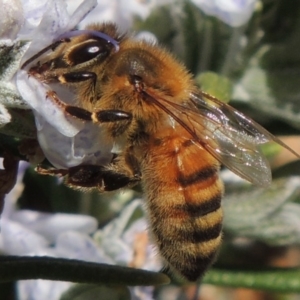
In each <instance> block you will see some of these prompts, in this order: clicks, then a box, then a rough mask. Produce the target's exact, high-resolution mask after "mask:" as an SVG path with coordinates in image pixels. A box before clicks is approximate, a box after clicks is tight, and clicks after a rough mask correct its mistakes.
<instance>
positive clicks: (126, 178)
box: [36, 152, 141, 192]
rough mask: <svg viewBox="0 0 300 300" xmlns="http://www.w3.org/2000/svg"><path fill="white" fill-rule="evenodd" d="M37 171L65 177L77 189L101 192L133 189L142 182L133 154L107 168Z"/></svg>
mask: <svg viewBox="0 0 300 300" xmlns="http://www.w3.org/2000/svg"><path fill="white" fill-rule="evenodd" d="M36 171H37V172H38V173H40V174H43V175H56V176H59V177H65V180H64V181H65V183H66V184H67V185H68V186H70V187H72V188H75V189H83V190H88V189H95V188H96V189H97V190H98V191H99V192H107V191H114V190H117V189H120V188H124V187H133V186H135V185H137V184H138V183H139V182H140V181H141V174H140V170H139V164H138V161H137V159H136V158H135V156H134V155H133V154H132V153H131V152H125V155H120V156H116V157H115V158H114V159H113V161H112V162H111V163H109V164H108V165H106V166H95V165H80V166H76V167H71V168H69V169H54V168H51V169H43V168H42V167H40V166H38V167H37V168H36Z"/></svg>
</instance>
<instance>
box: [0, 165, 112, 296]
mask: <svg viewBox="0 0 300 300" xmlns="http://www.w3.org/2000/svg"><path fill="white" fill-rule="evenodd" d="M27 167H28V164H27V163H20V168H19V170H20V171H19V173H18V179H17V183H16V185H15V187H14V188H13V189H12V190H11V192H10V193H9V194H8V195H7V196H6V198H5V205H4V210H3V213H2V215H1V220H0V222H1V235H0V251H1V252H3V253H6V254H8V255H21V256H26V255H27V256H28V255H29V256H44V255H47V256H54V257H65V258H74V259H81V260H86V261H93V262H98V263H103V262H105V263H113V261H112V260H111V259H110V258H109V257H108V256H107V255H106V254H105V253H104V252H103V251H102V250H101V248H100V247H99V246H98V245H97V243H95V242H94V241H93V239H92V238H91V237H90V236H89V235H90V234H91V233H93V232H95V231H96V229H97V226H98V224H97V220H96V219H95V218H93V217H90V216H84V215H72V214H63V213H57V214H49V213H41V212H36V211H35V212H34V211H29V210H17V207H16V201H17V199H18V198H19V196H20V195H21V193H22V191H23V184H22V178H23V174H24V171H25V169H26V168H27ZM41 201H42V199H41ZM71 285H72V283H67V282H54V281H49V280H26V281H19V283H18V293H19V299H20V300H23V299H24V300H26V299H32V300H34V299H36V300H44V299H45V300H54V299H59V298H60V296H61V294H62V293H63V292H64V291H65V290H67V289H68V288H69V287H70V286H71Z"/></svg>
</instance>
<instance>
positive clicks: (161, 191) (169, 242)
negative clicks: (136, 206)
mask: <svg viewBox="0 0 300 300" xmlns="http://www.w3.org/2000/svg"><path fill="white" fill-rule="evenodd" d="M147 153H148V154H147V156H146V158H145V160H144V163H143V165H142V174H143V181H144V189H145V193H146V196H147V206H148V213H149V217H150V224H151V229H152V234H153V237H154V239H155V241H156V243H157V245H158V248H159V252H160V254H161V255H162V257H163V258H164V259H165V260H166V262H167V263H168V265H169V266H170V267H171V269H175V270H176V271H177V272H179V273H180V274H181V275H183V276H184V277H185V278H187V279H188V280H190V281H195V280H197V279H198V278H199V277H201V276H202V275H203V273H204V272H205V270H206V269H207V268H208V267H209V266H210V264H211V263H212V262H213V260H214V258H215V256H216V253H217V251H218V248H219V245H220V243H221V238H222V237H221V230H222V210H221V207H220V205H221V199H222V195H223V185H222V182H221V181H220V179H219V177H218V171H219V163H218V162H217V161H216V160H215V159H214V158H213V157H212V156H211V155H210V154H209V153H208V152H207V151H205V150H203V149H201V148H199V147H198V146H197V145H195V144H193V143H192V142H191V141H190V140H188V139H186V138H184V137H182V136H175V137H174V136H173V137H172V136H171V137H164V138H161V139H156V140H155V141H153V143H152V144H151V145H150V148H148V151H147Z"/></svg>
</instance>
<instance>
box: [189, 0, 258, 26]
mask: <svg viewBox="0 0 300 300" xmlns="http://www.w3.org/2000/svg"><path fill="white" fill-rule="evenodd" d="M192 2H194V4H195V5H197V6H198V7H199V8H200V9H201V10H203V11H204V12H205V13H206V14H208V15H211V16H215V17H217V18H219V19H220V20H222V21H223V22H225V23H226V24H228V25H230V26H232V27H239V26H242V25H244V24H246V23H247V22H248V21H249V19H250V18H251V16H252V13H253V11H254V8H255V2H256V0H192Z"/></svg>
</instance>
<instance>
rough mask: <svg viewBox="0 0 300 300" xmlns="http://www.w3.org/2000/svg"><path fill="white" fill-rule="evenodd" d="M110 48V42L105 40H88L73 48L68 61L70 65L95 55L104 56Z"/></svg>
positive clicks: (85, 60) (87, 59)
mask: <svg viewBox="0 0 300 300" xmlns="http://www.w3.org/2000/svg"><path fill="white" fill-rule="evenodd" d="M111 49H112V46H111V44H110V43H108V42H107V41H105V40H89V41H86V42H83V43H81V44H80V45H78V46H76V47H75V48H73V49H72V50H71V51H70V53H69V55H68V61H69V63H70V64H71V65H78V64H81V63H84V62H87V61H89V60H91V59H94V58H96V57H99V58H100V59H101V58H105V57H107V56H108V54H109V52H110V50H111Z"/></svg>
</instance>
